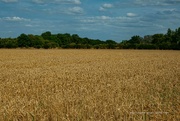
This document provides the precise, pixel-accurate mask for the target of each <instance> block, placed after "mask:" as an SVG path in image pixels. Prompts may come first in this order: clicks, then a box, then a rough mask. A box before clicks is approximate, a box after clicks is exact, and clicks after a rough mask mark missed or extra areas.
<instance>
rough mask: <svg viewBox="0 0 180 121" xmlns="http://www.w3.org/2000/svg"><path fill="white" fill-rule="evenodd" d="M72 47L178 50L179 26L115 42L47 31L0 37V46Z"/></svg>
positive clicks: (179, 43)
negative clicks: (165, 31)
mask: <svg viewBox="0 0 180 121" xmlns="http://www.w3.org/2000/svg"><path fill="white" fill-rule="evenodd" d="M17 47H26V48H29V47H33V48H37V49H39V48H44V49H49V48H66V49H67V48H72V49H90V48H94V49H163V50H166V49H172V50H180V28H178V29H176V30H175V31H173V30H171V29H168V30H167V33H166V34H154V35H146V36H144V37H140V36H139V35H135V36H132V37H131V39H130V40H123V41H122V42H120V43H117V42H115V41H113V40H106V41H102V40H99V39H89V38H87V37H86V38H81V37H79V35H77V34H73V35H71V34H69V33H65V34H60V33H59V34H52V33H51V32H49V31H47V32H44V33H42V34H41V35H32V34H29V35H26V34H21V35H20V36H19V37H17V38H13V39H12V38H3V39H2V38H0V48H17Z"/></svg>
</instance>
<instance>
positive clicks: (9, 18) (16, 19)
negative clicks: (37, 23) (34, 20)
mask: <svg viewBox="0 0 180 121" xmlns="http://www.w3.org/2000/svg"><path fill="white" fill-rule="evenodd" d="M1 20H5V21H14V22H20V21H30V19H26V18H21V17H17V16H14V17H4V18H1Z"/></svg>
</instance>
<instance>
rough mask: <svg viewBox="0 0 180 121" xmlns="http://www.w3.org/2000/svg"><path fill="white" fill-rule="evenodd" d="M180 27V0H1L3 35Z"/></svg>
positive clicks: (128, 33)
mask: <svg viewBox="0 0 180 121" xmlns="http://www.w3.org/2000/svg"><path fill="white" fill-rule="evenodd" d="M179 27H180V0H0V37H1V38H7V37H12V38H13V37H18V36H19V35H20V34H22V33H25V34H34V35H41V33H43V32H46V31H50V32H51V33H52V34H57V33H70V34H78V35H79V36H80V37H88V38H91V39H100V40H104V41H105V40H109V39H111V40H114V41H117V42H120V41H122V40H129V39H130V38H131V37H132V36H134V35H140V36H141V37H143V36H145V35H153V34H156V33H163V34H165V33H166V32H167V29H168V28H170V29H172V30H175V29H177V28H179Z"/></svg>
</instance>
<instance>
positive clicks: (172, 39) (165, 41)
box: [118, 28, 180, 50]
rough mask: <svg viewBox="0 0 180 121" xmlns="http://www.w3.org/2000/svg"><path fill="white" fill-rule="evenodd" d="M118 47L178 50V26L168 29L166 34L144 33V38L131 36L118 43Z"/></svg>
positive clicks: (179, 33)
mask: <svg viewBox="0 0 180 121" xmlns="http://www.w3.org/2000/svg"><path fill="white" fill-rule="evenodd" d="M118 48H120V49H162V50H169V49H172V50H180V28H178V29H176V30H175V31H173V30H171V29H168V30H167V33H166V34H154V35H146V36H144V38H142V37H140V36H137V35H136V36H133V37H132V38H131V39H130V40H126V41H122V42H121V43H119V44H118Z"/></svg>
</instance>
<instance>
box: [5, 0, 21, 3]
mask: <svg viewBox="0 0 180 121" xmlns="http://www.w3.org/2000/svg"><path fill="white" fill-rule="evenodd" d="M1 1H2V2H5V3H14V2H18V0H1Z"/></svg>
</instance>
